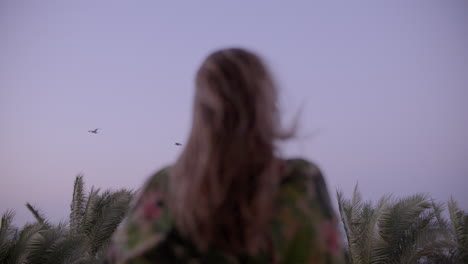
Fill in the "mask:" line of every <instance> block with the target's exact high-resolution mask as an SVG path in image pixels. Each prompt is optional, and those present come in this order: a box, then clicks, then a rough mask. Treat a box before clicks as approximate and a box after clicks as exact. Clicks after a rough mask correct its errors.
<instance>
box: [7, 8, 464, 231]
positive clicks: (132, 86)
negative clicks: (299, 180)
mask: <svg viewBox="0 0 468 264" xmlns="http://www.w3.org/2000/svg"><path fill="white" fill-rule="evenodd" d="M320 2H321V3H318V1H316V2H315V1H289V2H286V1H270V0H265V1H214V0H213V1H183V2H182V1H45V0H44V1H22V0H1V1H0V126H1V129H0V177H1V178H0V179H1V181H0V212H4V211H5V210H7V209H8V208H11V209H15V210H16V212H17V219H16V220H17V221H16V223H17V224H23V223H24V222H25V221H27V220H32V217H31V216H30V214H29V212H28V211H27V209H26V208H25V206H24V204H25V203H26V202H27V201H29V202H32V203H33V204H35V205H37V206H38V207H39V208H41V209H42V210H43V212H44V213H45V214H46V215H47V216H49V218H50V219H51V220H53V221H58V220H60V219H65V218H66V217H67V216H68V212H69V208H70V207H69V203H70V200H71V196H72V186H73V181H74V178H75V176H76V175H77V174H78V173H80V172H81V173H84V175H85V183H86V185H87V187H88V189H89V188H90V187H91V186H92V185H94V186H97V187H101V188H104V189H105V188H129V189H132V188H137V187H139V186H141V184H142V183H143V182H144V180H145V179H146V178H147V177H148V176H149V175H150V174H151V173H152V172H154V171H155V170H157V169H158V168H159V167H161V166H163V165H166V164H170V163H171V162H173V161H174V160H175V159H176V157H177V155H178V154H179V153H180V151H181V148H180V147H177V146H175V145H174V142H182V143H183V142H184V141H185V140H186V138H187V136H188V132H189V128H190V123H191V121H190V118H191V107H192V96H193V89H194V87H193V79H194V74H195V71H196V70H197V67H198V66H199V65H200V63H201V61H202V59H203V58H204V57H205V56H206V55H207V54H208V53H210V52H211V51H213V50H214V49H218V48H221V47H232V46H241V47H246V48H250V49H252V50H254V51H257V52H259V53H260V54H262V55H263V56H264V57H265V58H266V59H267V61H268V63H269V65H270V66H271V68H272V69H273V71H274V72H275V74H276V78H277V79H278V82H279V84H280V89H281V102H280V103H281V110H282V111H283V117H284V124H285V125H286V126H287V125H288V124H289V123H291V120H292V119H293V117H294V115H295V113H296V112H297V111H298V110H299V108H300V106H301V105H304V109H303V111H302V114H301V115H300V124H301V127H300V129H299V135H306V134H308V133H310V132H313V131H315V130H316V129H320V132H319V133H318V134H316V135H315V136H314V137H311V138H305V137H298V138H296V139H294V140H291V141H289V142H286V143H284V144H282V152H283V153H284V155H286V156H303V157H305V158H307V159H310V160H313V161H315V162H317V164H318V165H319V166H320V167H321V168H322V170H323V172H324V173H325V175H326V177H327V181H328V184H329V190H330V192H332V195H333V196H334V192H335V190H336V188H341V189H343V190H344V191H345V193H346V194H347V195H350V194H351V192H352V189H353V186H354V185H355V184H356V183H357V182H359V185H360V188H361V191H362V193H363V194H364V197H365V198H368V199H373V200H376V199H377V198H379V197H380V196H381V195H382V194H384V193H394V194H395V195H409V194H414V193H417V192H425V193H429V194H431V195H432V196H433V197H434V198H436V199H437V200H439V201H446V200H447V199H448V198H449V197H450V195H453V196H454V197H455V198H456V199H457V200H458V201H459V202H460V203H461V205H462V207H463V208H465V209H468V194H467V193H466V191H467V188H468V103H467V101H468V1H463V0H460V1H457V0H454V1H359V4H358V3H357V2H356V1H352V2H351V1H342V2H340V3H338V2H333V1H320ZM93 128H102V132H101V133H100V134H97V135H94V134H90V133H88V132H87V131H88V130H89V129H93Z"/></svg>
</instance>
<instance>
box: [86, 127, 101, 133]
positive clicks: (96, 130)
mask: <svg viewBox="0 0 468 264" xmlns="http://www.w3.org/2000/svg"><path fill="white" fill-rule="evenodd" d="M99 129H100V128H96V129H94V130H88V132H89V133H93V134H97V133H98V130H99Z"/></svg>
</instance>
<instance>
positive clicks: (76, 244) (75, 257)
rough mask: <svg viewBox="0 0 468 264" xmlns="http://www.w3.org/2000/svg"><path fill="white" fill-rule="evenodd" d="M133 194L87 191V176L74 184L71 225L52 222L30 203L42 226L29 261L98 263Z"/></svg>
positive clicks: (51, 263)
mask: <svg viewBox="0 0 468 264" xmlns="http://www.w3.org/2000/svg"><path fill="white" fill-rule="evenodd" d="M132 196H133V193H132V192H131V191H128V190H119V191H110V190H107V191H104V192H103V193H100V190H99V189H94V187H92V188H91V191H90V192H89V194H88V195H87V196H86V195H85V194H84V181H83V175H78V176H77V177H76V179H75V183H74V186H73V197H72V201H71V205H70V219H69V225H66V224H64V223H60V224H58V225H51V224H49V222H48V221H47V219H46V218H45V217H44V215H43V214H42V213H40V211H39V210H38V209H37V208H35V207H34V206H32V205H30V204H29V203H28V204H27V205H26V206H27V208H28V209H29V210H30V211H31V213H32V214H33V215H34V217H35V218H36V220H37V224H38V225H41V227H42V228H41V229H40V230H39V231H38V234H37V236H36V237H35V238H34V240H33V241H32V242H31V244H30V245H29V247H28V258H27V263H28V264H35V263H45V264H47V263H50V264H55V263H72V264H79V263H88V264H89V263H98V262H99V260H100V259H101V258H102V255H103V253H104V250H105V247H106V245H107V244H108V242H109V240H110V238H111V236H112V234H113V232H114V231H115V229H116V228H117V226H118V225H119V224H120V222H121V221H122V219H123V218H124V217H125V215H126V213H127V211H128V207H129V203H130V200H131V199H132Z"/></svg>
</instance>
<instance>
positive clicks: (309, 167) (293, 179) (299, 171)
mask: <svg viewBox="0 0 468 264" xmlns="http://www.w3.org/2000/svg"><path fill="white" fill-rule="evenodd" d="M285 164H286V169H285V172H284V174H283V177H282V180H281V184H280V196H281V197H282V198H283V199H286V200H290V201H291V203H293V201H294V200H298V199H303V200H307V201H308V202H309V203H312V204H315V205H316V207H317V208H316V209H318V210H315V214H317V212H320V214H321V215H322V216H323V217H324V218H326V219H332V218H333V216H334V212H333V206H332V205H331V200H330V195H329V192H328V186H327V183H326V180H325V178H324V176H323V174H322V171H321V169H320V168H319V166H318V165H317V164H316V163H314V162H312V161H309V160H307V159H304V158H291V159H287V160H285Z"/></svg>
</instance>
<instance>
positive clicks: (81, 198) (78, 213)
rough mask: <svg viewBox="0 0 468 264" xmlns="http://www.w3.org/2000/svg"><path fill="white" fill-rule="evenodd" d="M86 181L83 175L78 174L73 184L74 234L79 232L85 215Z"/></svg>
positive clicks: (71, 210)
mask: <svg viewBox="0 0 468 264" xmlns="http://www.w3.org/2000/svg"><path fill="white" fill-rule="evenodd" d="M84 202H85V195H84V182H83V175H78V176H76V179H75V183H74V185H73V197H72V202H71V205H70V232H71V233H72V234H76V233H79V229H80V227H81V222H82V218H83V215H84Z"/></svg>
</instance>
